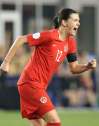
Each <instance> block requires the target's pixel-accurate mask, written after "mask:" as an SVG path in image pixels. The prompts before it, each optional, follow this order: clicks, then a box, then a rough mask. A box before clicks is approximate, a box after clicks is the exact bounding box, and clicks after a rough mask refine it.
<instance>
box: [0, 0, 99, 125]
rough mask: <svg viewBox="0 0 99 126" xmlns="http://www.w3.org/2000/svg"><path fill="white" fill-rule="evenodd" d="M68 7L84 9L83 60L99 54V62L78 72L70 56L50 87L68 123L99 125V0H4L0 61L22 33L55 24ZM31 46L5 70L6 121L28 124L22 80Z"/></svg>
mask: <svg viewBox="0 0 99 126" xmlns="http://www.w3.org/2000/svg"><path fill="white" fill-rule="evenodd" d="M63 7H67V8H68V7H70V8H73V9H77V10H78V11H79V12H80V18H81V20H80V22H81V26H80V29H79V31H78V35H77V41H78V48H79V50H78V56H79V62H85V61H86V60H91V59H92V58H96V59H97V68H96V70H95V71H89V72H86V73H84V74H81V75H79V76H72V75H71V73H70V72H69V68H68V65H67V61H64V63H63V64H62V65H61V66H60V67H59V70H58V71H57V73H56V74H55V75H54V77H53V79H52V81H51V82H50V83H51V84H50V86H49V88H48V93H49V95H50V97H51V99H52V101H53V103H54V104H55V105H56V107H57V108H58V111H59V114H60V117H61V118H62V121H63V126H65V124H67V125H69V126H78V125H80V126H82V124H83V125H84V126H87V125H90V126H91V125H92V126H93V125H94V126H96V125H99V121H98V117H99V110H98V109H99V77H98V76H99V35H98V34H99V23H98V22H99V2H98V0H39V1H38V0H0V63H1V62H2V60H3V58H4V56H5V54H6V53H7V51H8V49H9V47H10V46H11V44H12V43H13V40H14V39H15V38H16V37H17V36H18V35H21V34H27V33H34V32H37V31H41V30H46V29H49V28H50V27H51V25H52V19H53V17H54V15H55V14H56V12H57V11H58V10H59V9H60V8H63ZM31 51H32V49H29V48H28V47H27V46H26V45H24V46H23V47H22V48H20V49H19V50H18V52H17V54H16V56H15V57H14V60H13V62H12V63H11V69H10V72H9V74H5V73H3V74H2V75H1V76H0V126H6V125H7V124H9V125H10V126H13V125H15V124H17V123H19V126H23V125H27V124H26V123H25V122H24V121H21V119H20V115H19V95H18V92H17V87H16V82H17V79H18V77H19V74H20V73H21V71H22V69H23V67H24V65H25V63H26V62H27V60H28V58H29V56H30V53H31ZM71 120H72V121H71ZM82 120H83V121H82ZM89 123H90V124H89Z"/></svg>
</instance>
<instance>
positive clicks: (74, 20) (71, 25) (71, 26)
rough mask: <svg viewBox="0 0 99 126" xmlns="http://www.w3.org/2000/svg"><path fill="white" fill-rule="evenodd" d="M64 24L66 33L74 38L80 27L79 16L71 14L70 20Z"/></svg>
mask: <svg viewBox="0 0 99 126" xmlns="http://www.w3.org/2000/svg"><path fill="white" fill-rule="evenodd" d="M66 23H67V33H68V34H71V35H74V36H75V35H76V33H77V30H78V28H79V26H80V18H79V14H77V13H73V14H71V15H70V18H69V19H68V20H67V21H66Z"/></svg>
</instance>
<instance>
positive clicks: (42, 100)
mask: <svg viewBox="0 0 99 126" xmlns="http://www.w3.org/2000/svg"><path fill="white" fill-rule="evenodd" d="M40 102H41V103H43V104H44V103H46V102H47V98H46V97H44V96H42V97H41V98H40Z"/></svg>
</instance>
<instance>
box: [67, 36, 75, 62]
mask: <svg viewBox="0 0 99 126" xmlns="http://www.w3.org/2000/svg"><path fill="white" fill-rule="evenodd" d="M67 60H68V62H74V61H76V60H77V42H76V40H75V39H74V38H70V40H69V51H68V54H67Z"/></svg>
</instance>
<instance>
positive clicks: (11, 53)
mask: <svg viewBox="0 0 99 126" xmlns="http://www.w3.org/2000/svg"><path fill="white" fill-rule="evenodd" d="M23 43H24V42H23V40H22V39H21V38H17V39H16V40H15V41H14V43H13V45H12V46H11V48H10V49H9V51H8V53H7V55H6V57H5V59H4V62H8V63H10V62H11V61H12V58H13V57H14V55H15V53H16V52H17V50H18V48H20V46H21V45H22V44H23Z"/></svg>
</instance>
